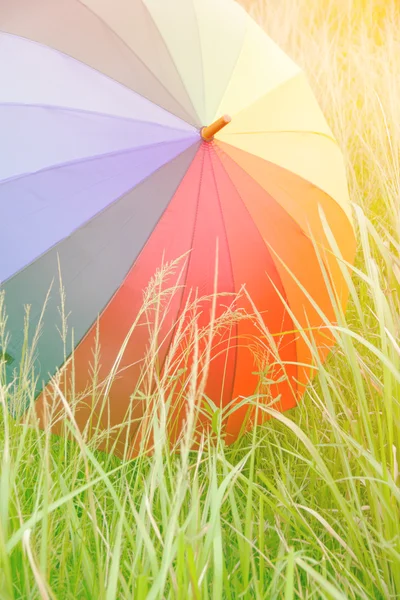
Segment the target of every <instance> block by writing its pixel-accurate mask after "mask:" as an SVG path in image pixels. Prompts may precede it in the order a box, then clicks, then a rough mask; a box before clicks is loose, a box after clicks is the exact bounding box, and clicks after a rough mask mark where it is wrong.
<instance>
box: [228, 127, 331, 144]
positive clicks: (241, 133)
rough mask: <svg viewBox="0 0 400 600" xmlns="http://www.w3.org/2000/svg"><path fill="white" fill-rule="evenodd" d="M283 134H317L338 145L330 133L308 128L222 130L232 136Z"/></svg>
mask: <svg viewBox="0 0 400 600" xmlns="http://www.w3.org/2000/svg"><path fill="white" fill-rule="evenodd" d="M277 133H279V134H283V133H290V134H303V135H304V134H306V135H317V136H320V137H323V138H326V139H327V140H330V141H331V142H333V143H334V144H335V145H336V146H339V144H338V142H337V140H336V139H335V138H333V137H332V136H331V135H328V134H327V133H322V131H311V130H308V129H295V130H290V129H282V130H276V131H261V130H259V131H237V132H229V131H226V132H224V135H226V136H228V135H229V136H234V135H240V136H242V135H271V134H277Z"/></svg>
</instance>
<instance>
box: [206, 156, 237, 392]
mask: <svg viewBox="0 0 400 600" xmlns="http://www.w3.org/2000/svg"><path fill="white" fill-rule="evenodd" d="M211 152H212V155H213V156H215V157H216V158H217V159H218V156H217V153H216V152H215V150H213V149H212V148H211ZM220 162H221V161H220ZM210 163H211V170H212V174H213V179H214V185H215V190H216V192H217V197H218V206H219V210H220V214H221V221H222V224H223V227H224V233H225V241H226V247H227V249H228V257H229V266H230V271H231V276H232V285H233V292H234V293H239V292H236V285H235V276H234V271H233V261H232V255H231V250H230V247H229V241H228V233H227V230H226V223H225V219H224V212H223V209H222V203H221V196H220V194H219V189H218V184H217V177H216V175H215V169H214V165H213V161H212V157H210ZM234 328H235V333H236V335H235V338H234V339H238V332H239V326H238V323H237V321H235V323H234ZM234 348H235V361H234V368H233V377H232V382H231V391H230V394H229V397H230V399H231V400H232V395H233V390H234V389H235V381H236V368H237V361H238V347H237V345H236V344H235V346H234ZM228 352H229V350H228ZM225 368H226V366H225ZM224 377H225V374H224Z"/></svg>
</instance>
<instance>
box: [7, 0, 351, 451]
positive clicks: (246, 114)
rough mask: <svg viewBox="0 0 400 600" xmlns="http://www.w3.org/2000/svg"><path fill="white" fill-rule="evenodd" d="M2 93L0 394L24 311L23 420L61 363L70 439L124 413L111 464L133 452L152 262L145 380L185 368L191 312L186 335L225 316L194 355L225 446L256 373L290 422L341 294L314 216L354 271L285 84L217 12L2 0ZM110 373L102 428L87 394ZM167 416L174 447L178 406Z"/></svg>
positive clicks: (192, 6)
mask: <svg viewBox="0 0 400 600" xmlns="http://www.w3.org/2000/svg"><path fill="white" fill-rule="evenodd" d="M0 81H1V86H0V131H1V139H0V153H1V154H0V155H1V160H0V206H1V236H0V282H1V289H2V290H3V292H4V298H5V311H6V313H7V317H8V320H7V327H6V332H7V335H8V343H7V346H5V344H4V348H3V358H4V357H5V359H6V370H7V377H8V378H9V379H10V380H12V378H13V377H14V376H15V374H16V373H18V369H20V368H21V360H22V359H21V357H22V355H23V343H24V319H25V307H26V306H29V320H30V329H29V332H30V336H31V339H32V336H33V335H34V332H35V331H36V329H37V328H39V329H40V337H39V339H38V341H37V345H36V352H35V356H34V368H35V375H36V377H37V388H36V393H37V395H38V400H37V404H36V407H37V412H38V414H39V415H40V416H41V417H42V418H44V413H45V410H44V409H45V407H46V406H47V404H48V403H49V402H50V400H49V398H50V396H51V394H50V392H49V391H48V390H49V381H50V379H51V377H52V376H54V374H55V373H56V372H57V371H58V370H59V369H61V368H64V371H65V372H68V373H71V372H72V367H71V361H67V362H66V359H67V358H68V357H70V356H73V363H74V365H73V366H74V389H75V396H74V398H78V401H76V402H75V405H74V411H75V412H74V414H75V419H76V421H77V423H78V425H79V427H81V428H82V429H84V428H85V427H87V425H88V423H89V422H90V423H91V424H92V425H93V427H94V426H96V427H97V428H100V429H101V428H103V429H107V428H114V429H118V427H119V426H120V425H121V424H123V423H124V420H125V419H126V415H127V411H128V409H129V410H130V411H131V412H130V415H131V416H132V415H134V416H135V419H136V420H135V422H136V423H137V425H135V427H133V428H131V429H129V431H128V432H126V431H125V430H124V429H123V428H120V429H119V430H118V436H119V437H118V440H119V441H118V443H117V445H116V446H115V448H114V449H115V451H117V452H118V451H121V448H122V447H123V446H124V444H125V443H126V439H127V436H128V437H129V440H133V439H134V437H135V435H136V438H137V432H138V431H140V423H141V421H140V419H141V417H142V416H143V411H144V408H143V401H142V400H140V398H139V399H138V398H135V397H132V394H133V392H134V390H135V387H136V386H137V383H138V381H139V378H140V376H141V373H142V372H143V361H144V357H145V355H146V352H147V350H148V345H149V343H150V342H149V340H150V333H149V326H151V325H153V326H154V327H155V326H156V325H157V324H156V323H153V324H151V323H149V312H148V311H147V313H146V314H145V315H141V313H140V308H141V306H142V305H143V301H144V295H143V294H144V290H146V289H148V286H149V284H150V283H151V282H152V281H153V283H154V277H155V273H156V272H157V269H160V267H162V266H163V265H170V268H169V275H168V280H167V282H166V283H165V284H164V283H160V284H159V292H160V294H161V296H162V294H163V293H165V297H166V298H167V300H166V302H167V309H166V310H165V311H164V312H165V314H164V317H163V319H162V322H161V325H159V330H158V338H159V339H160V340H161V343H160V347H159V353H158V368H159V369H160V372H162V370H163V368H164V367H165V361H166V360H167V357H170V354H171V352H172V351H173V352H174V353H175V354H176V355H177V356H178V355H179V352H180V351H182V353H184V352H185V348H184V343H185V341H184V339H183V338H182V340H181V341H179V342H176V339H177V337H176V336H177V335H178V333H179V327H177V323H179V317H180V315H182V314H183V313H184V311H185V309H187V307H188V304H189V303H190V302H191V301H192V300H193V298H197V300H198V305H197V308H198V313H197V321H196V323H197V327H198V328H199V330H200V329H201V328H204V327H206V326H207V325H209V324H210V320H211V319H213V320H214V323H216V322H217V321H218V319H220V318H222V317H223V315H224V314H227V312H228V313H229V312H230V314H231V316H232V320H231V323H230V324H229V323H228V324H227V325H226V326H225V327H224V328H222V329H218V327H217V329H216V331H215V336H214V337H213V338H212V339H211V346H209V345H208V346H207V347H210V348H211V350H210V355H209V359H210V360H209V368H208V375H207V381H206V387H205V389H204V390H203V391H204V398H206V399H210V400H211V401H212V402H213V403H214V405H215V406H217V407H220V408H224V407H226V406H228V405H229V406H233V410H230V411H229V414H228V416H227V417H226V419H224V420H223V432H224V435H225V436H226V439H227V441H228V442H232V441H233V440H235V439H236V438H237V437H238V435H239V434H240V432H241V430H242V426H243V422H244V419H245V415H246V414H248V407H247V406H246V403H244V402H243V398H246V397H248V396H250V395H252V394H254V393H255V390H256V389H257V385H258V383H257V382H258V381H259V375H257V373H256V372H257V371H260V370H261V369H264V370H265V367H266V366H268V367H269V369H268V381H269V385H268V398H269V399H270V400H271V399H275V404H274V406H275V407H277V408H278V409H279V410H287V409H289V408H291V407H294V406H295V405H296V404H297V403H298V401H299V400H300V398H301V397H302V395H303V394H304V389H305V386H306V384H307V383H308V382H309V381H310V379H311V377H312V376H313V374H314V370H313V368H312V365H313V358H312V352H313V345H314V346H315V347H316V348H317V350H318V352H319V354H320V360H321V361H323V360H325V358H326V357H327V355H328V353H329V350H330V348H331V347H332V344H333V340H332V336H329V335H328V334H327V333H326V330H325V328H324V319H323V316H322V313H323V314H324V315H326V318H327V319H330V320H331V321H334V319H335V310H334V302H333V300H332V290H330V289H329V287H330V285H331V284H332V286H333V287H334V289H335V292H336V297H337V299H338V301H339V303H340V304H341V305H342V306H343V307H345V305H346V302H347V297H348V291H347V287H346V283H345V278H344V275H343V272H342V268H341V267H340V265H339V263H338V260H337V257H335V255H334V252H332V249H331V244H330V242H329V241H328V237H327V228H326V226H324V225H323V217H322V214H323V215H324V218H325V219H326V222H327V223H328V225H329V229H330V231H331V233H332V236H334V238H335V240H336V244H337V247H338V249H339V252H340V255H341V257H342V258H343V260H344V261H347V262H348V263H352V261H353V259H354V254H355V236H354V230H353V225H352V220H351V214H350V204H349V197H348V189H347V183H346V175H345V167H344V161H343V157H342V154H341V151H340V148H339V146H338V144H337V142H336V140H335V137H334V135H333V133H332V131H331V129H330V127H329V126H328V124H327V122H326V120H325V118H324V115H323V113H322V111H321V109H320V108H319V106H318V103H317V101H316V99H315V97H314V95H313V93H312V91H311V88H310V86H309V84H308V82H307V79H306V76H305V75H304V73H303V72H302V71H301V69H300V68H299V67H298V66H297V65H296V64H295V63H294V62H293V61H292V60H291V59H290V58H289V57H288V56H286V54H285V53H284V52H283V51H282V50H281V49H280V48H279V47H278V46H277V45H276V44H275V43H274V42H273V41H272V40H271V39H270V38H269V37H268V36H267V35H266V34H265V33H264V31H263V30H262V29H261V28H260V27H259V26H258V25H257V24H256V23H255V22H254V21H253V20H252V19H251V18H250V17H249V16H248V15H247V13H246V12H245V11H244V10H243V9H242V8H241V7H240V6H239V5H238V4H236V3H235V2H233V1H231V0H163V1H162V2H161V1H160V0H113V1H112V2H111V0H59V1H58V2H54V1H52V0H35V1H34V2H32V0H13V1H12V2H11V3H10V2H9V0H0ZM180 257H184V260H183V262H182V263H179V265H180V266H179V267H176V268H175V269H174V268H172V267H171V264H174V261H177V260H178V259H179V258H180ZM59 272H60V273H61V277H62V286H63V287H62V294H61V297H60V293H56V287H57V285H56V284H54V280H57V277H58V273H59ZM328 283H329V285H328ZM52 285H53V287H51V286H52ZM174 286H175V288H174ZM171 288H174V289H175V292H174V293H173V294H172V295H170V296H168V293H167V290H170V289H171ZM215 292H217V295H216V294H215ZM230 294H239V295H238V298H237V299H236V300H235V301H234V304H232V305H231V304H230V303H231V302H233V301H231V300H230V299H229V298H230V296H229V295H230ZM213 297H214V299H212V298H213ZM45 301H46V302H47V304H46V310H45V311H44V312H43V305H44V302H45ZM60 306H61V307H62V311H63V313H64V315H65V316H66V317H67V329H61V335H60V322H61V318H60ZM153 312H154V311H153ZM150 314H153V313H151V311H150ZM138 315H139V317H138ZM238 315H242V318H239V316H238ZM246 315H247V317H248V318H246ZM190 318H192V317H190ZM135 319H136V320H137V323H136V326H135V327H134V328H133V330H132V331H130V330H131V329H132V324H133V323H135ZM150 320H151V318H150ZM150 329H151V327H150ZM300 329H304V331H305V332H306V334H304V332H303V334H301V333H299V330H300ZM307 332H308V333H307ZM311 332H312V333H311ZM129 333H130V337H129V340H128V341H127V343H126V344H125V346H124V350H123V352H122V354H119V352H120V350H121V347H122V346H123V344H124V340H126V338H127V335H128V334H129ZM311 339H312V342H311ZM95 349H97V350H96V352H97V353H95V355H94V350H95ZM203 350H204V348H203ZM194 351H196V350H193V352H194ZM199 351H202V349H201V348H200V350H199V349H197V352H199ZM193 352H191V354H190V356H189V359H188V360H187V362H186V363H185V364H188V365H189V366H190V364H191V361H192V363H193V360H192V359H193ZM94 356H96V357H97V358H96V359H95V358H94ZM118 356H119V363H118V365H119V369H118V374H117V376H116V377H115V379H114V381H113V383H112V385H111V386H110V387H109V388H107V389H106V390H105V391H104V390H103V392H104V394H105V396H106V398H105V400H104V403H103V409H104V406H105V409H104V410H102V411H100V412H99V410H98V408H97V404H96V402H95V400H94V399H93V398H94V395H93V394H92V392H91V391H90V387H88V386H89V384H90V381H91V380H92V379H93V378H95V379H96V381H97V382H101V381H104V379H105V378H106V376H107V374H108V373H110V371H111V370H112V368H113V365H115V361H116V359H117V357H118ZM63 365H66V366H64V367H63ZM265 372H266V370H265ZM185 377H186V379H187V375H185V376H184V377H183V379H184V378H185ZM182 385H183V384H182ZM46 386H47V388H46ZM43 387H44V390H45V392H46V389H47V393H44V392H42V390H43ZM88 390H89V391H88ZM179 393H180V397H181V398H184V397H185V394H184V393H182V390H181V391H180V392H179ZM270 400H268V401H270ZM265 401H267V400H265ZM232 402H233V405H232ZM135 403H136V404H135ZM235 406H236V408H237V409H236V410H234V409H235ZM172 414H174V425H173V427H172V426H171V427H172V428H171V436H172V437H176V436H177V435H178V434H179V431H180V429H181V427H182V423H183V421H184V419H185V415H186V405H185V403H184V402H181V403H180V404H179V408H176V407H175V411H174V410H172ZM201 423H202V424H203V426H204V427H207V424H206V421H205V420H204V419H203V420H201ZM172 430H173V431H172ZM53 431H54V432H56V433H60V432H61V431H62V424H61V423H60V422H58V423H57V422H56V423H55V424H54V425H53ZM111 438H112V436H111ZM136 438H135V439H136ZM129 440H128V441H129ZM129 443H130V442H129ZM118 444H119V445H118ZM101 447H105V446H104V444H103V446H101Z"/></svg>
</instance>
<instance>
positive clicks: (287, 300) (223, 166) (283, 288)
mask: <svg viewBox="0 0 400 600" xmlns="http://www.w3.org/2000/svg"><path fill="white" fill-rule="evenodd" d="M219 151H220V152H222V153H223V154H224V155H225V156H227V157H228V158H230V157H229V156H228V155H227V154H226V153H225V152H224V151H223V149H222V148H220V149H219ZM219 160H220V163H221V165H222V168H223V169H224V171H225V173H226V175H227V177H228V178H229V181H230V182H231V184H232V186H233V187H234V188H235V189H236V191H237V193H238V196H239V198H240V201H241V203H242V205H243V207H244V209H245V210H246V212H247V213H248V215H249V217H250V220H251V222H252V223H254V226H255V228H256V229H257V231H258V234H259V236H260V238H261V240H262V242H263V244H264V246H265V248H266V251H267V252H268V255H269V256H270V259H271V262H272V263H273V265H274V267H275V271H276V274H277V276H278V279H279V282H280V284H281V286H282V290H283V292H284V297H285V301H286V303H287V304H288V305H289V299H288V297H287V293H286V290H285V286H284V285H283V281H282V279H281V276H280V274H279V271H278V269H277V266H276V263H275V261H274V259H273V258H272V255H271V252H270V250H269V248H268V246H267V244H266V243H265V241H264V238H263V236H262V235H261V233H260V230H259V228H258V226H257V224H256V222H255V221H254V219H253V218H252V216H251V214H250V211H249V209H248V208H247V206H246V204H245V202H244V200H243V198H242V195H241V194H240V192H239V190H237V188H236V186H235V184H234V182H233V181H232V179H231V177H230V175H229V173H228V172H227V170H226V168H225V165H224V164H223V161H222V160H221V158H220V159H219ZM230 160H233V159H232V158H231V159H230ZM233 162H234V163H235V165H237V167H238V168H239V169H241V170H242V171H244V169H243V168H242V167H241V166H240V165H239V164H238V163H236V161H233ZM244 172H245V173H246V175H247V176H249V177H250V175H248V173H247V172H246V171H244ZM257 185H258V184H257ZM266 193H267V194H268V195H270V196H271V194H269V192H266ZM271 198H272V199H273V201H274V202H276V200H275V199H274V198H273V196H271ZM277 204H279V203H277ZM279 206H280V205H279ZM288 216H289V217H290V215H288ZM290 218H291V217H290ZM291 219H292V218H291ZM292 221H293V222H294V223H295V225H297V223H296V222H295V221H294V220H293V219H292ZM298 228H299V229H300V231H302V230H301V228H300V227H298ZM272 284H273V285H274V287H275V283H274V282H272ZM288 317H289V319H290V321H291V324H292V326H293V328H294V323H293V319H292V318H291V316H290V314H288ZM283 318H284V316H283ZM293 340H294V342H295V347H296V359H297V356H298V355H297V344H296V337H295V336H294V335H293ZM288 344H289V342H288ZM297 374H298V369H297V368H296V379H297ZM290 387H291V389H292V385H291V384H290ZM292 392H293V394H294V396H295V397H296V395H297V389H296V390H295V391H293V390H292Z"/></svg>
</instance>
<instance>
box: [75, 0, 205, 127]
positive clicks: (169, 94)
mask: <svg viewBox="0 0 400 600" xmlns="http://www.w3.org/2000/svg"><path fill="white" fill-rule="evenodd" d="M77 2H79V4H80V5H81V6H83V7H84V8H85V9H86V10H87V11H88V12H89V13H90V14H92V15H93V16H94V17H95V18H96V19H98V21H100V23H102V25H103V26H104V27H105V29H107V30H108V31H111V32H112V34H113V35H115V36H116V37H117V39H119V40H120V42H121V44H122V45H123V46H124V47H125V48H127V50H128V51H129V52H131V53H132V54H133V56H135V57H136V58H137V60H138V61H139V62H140V63H141V64H142V65H143V66H144V68H145V69H146V71H148V72H149V73H150V74H151V75H152V77H154V79H155V80H156V81H157V82H158V83H159V84H160V86H161V87H162V88H163V89H164V90H165V91H166V93H167V94H168V96H169V97H170V98H172V100H174V101H175V102H176V103H177V104H178V106H180V107H181V109H182V110H183V112H184V113H185V114H186V116H187V117H189V119H191V115H190V114H189V113H188V111H187V110H186V108H185V107H184V106H183V105H182V104H181V102H180V101H179V100H178V99H177V98H175V96H173V95H172V94H171V92H170V91H169V90H168V88H167V87H166V86H165V84H164V83H163V82H162V81H160V79H158V77H157V76H156V75H155V74H154V73H153V71H152V70H151V69H150V68H149V67H148V66H147V65H146V63H145V62H144V61H143V59H142V58H140V56H138V54H137V53H136V52H135V51H134V50H133V48H130V46H129V45H128V44H127V43H126V42H125V41H124V40H123V39H122V38H121V36H120V35H119V34H118V33H117V32H116V31H114V29H113V28H112V27H110V25H108V24H107V22H106V21H104V19H103V18H102V17H100V16H99V15H98V14H97V13H95V12H94V11H93V10H92V9H91V8H89V7H88V6H86V5H85V4H84V3H83V2H81V0H77ZM153 22H154V21H153ZM154 24H155V23H154ZM156 27H157V25H156ZM157 30H158V32H159V33H160V30H159V29H158V27H157ZM160 37H161V39H162V40H163V41H164V39H163V38H162V36H161V33H160ZM164 44H165V42H164ZM165 46H166V44H165ZM171 60H172V57H171ZM79 62H81V61H79ZM82 64H86V63H82ZM172 64H173V65H174V66H175V69H176V65H175V63H174V62H173V61H172ZM94 70H95V71H97V69H94ZM97 72H98V73H101V71H97ZM176 72H178V71H177V70H176ZM103 75H105V74H104V73H103ZM105 77H109V76H108V75H105ZM109 79H112V80H113V81H117V80H116V79H113V78H112V77H109ZM117 83H119V82H117ZM182 83H183V82H182ZM120 85H122V86H123V87H125V88H126V89H131V88H128V87H126V86H125V85H124V84H122V83H121V84H120ZM185 90H186V86H185ZM132 91H133V92H134V93H135V94H137V95H138V96H140V97H141V98H146V100H148V101H149V102H151V103H152V104H154V105H155V106H158V107H159V108H160V109H161V110H164V111H165V112H167V113H169V114H173V115H174V116H175V117H177V118H178V119H180V117H178V115H175V114H174V113H171V112H170V111H169V110H167V109H166V108H164V107H162V106H160V105H159V104H156V103H155V102H153V101H152V100H149V98H147V97H146V96H143V95H142V94H139V93H138V92H136V91H134V90H132ZM186 92H187V90H186ZM189 102H190V104H191V105H192V108H193V110H194V114H195V116H198V115H197V112H196V110H195V108H194V106H193V104H192V101H191V98H190V96H189ZM181 120H182V121H183V119H181ZM186 122H188V121H186Z"/></svg>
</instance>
